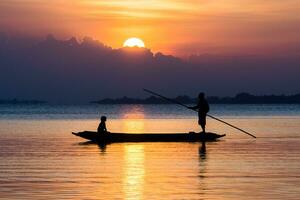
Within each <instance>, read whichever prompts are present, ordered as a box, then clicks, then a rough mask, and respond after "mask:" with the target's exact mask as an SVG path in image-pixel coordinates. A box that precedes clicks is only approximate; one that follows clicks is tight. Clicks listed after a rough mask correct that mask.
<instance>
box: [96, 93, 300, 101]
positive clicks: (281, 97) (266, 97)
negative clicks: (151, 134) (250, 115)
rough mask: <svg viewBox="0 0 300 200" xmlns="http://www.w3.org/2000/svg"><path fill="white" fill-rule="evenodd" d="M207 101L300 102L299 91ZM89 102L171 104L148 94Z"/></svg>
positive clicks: (184, 96) (209, 98) (240, 95)
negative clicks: (140, 96)
mask: <svg viewBox="0 0 300 200" xmlns="http://www.w3.org/2000/svg"><path fill="white" fill-rule="evenodd" d="M172 99H173V100H175V101H178V102H181V103H184V104H195V103H196V102H197V99H196V98H191V97H189V96H187V95H181V96H177V97H175V98H172ZM207 100H208V102H209V103H212V104H300V93H299V94H295V95H262V96H256V95H252V94H249V93H239V94H237V95H236V96H235V97H217V96H209V97H207ZM91 103H96V104H171V103H170V102H168V101H166V100H164V99H161V98H158V97H155V96H150V97H148V98H145V99H139V98H129V97H122V98H116V99H111V98H105V99H102V100H98V101H92V102H91Z"/></svg>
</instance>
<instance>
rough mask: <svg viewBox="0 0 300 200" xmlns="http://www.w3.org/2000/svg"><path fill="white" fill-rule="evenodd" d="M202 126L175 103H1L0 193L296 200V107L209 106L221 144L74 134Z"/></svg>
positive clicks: (299, 182) (299, 132)
mask: <svg viewBox="0 0 300 200" xmlns="http://www.w3.org/2000/svg"><path fill="white" fill-rule="evenodd" d="M102 114H103V115H106V116H107V117H108V122H107V126H108V129H109V130H110V131H112V132H133V133H134V132H135V133H138V132H145V133H146V132H169V133H171V132H189V131H199V127H198V126H197V119H196V118H197V114H196V113H194V112H192V111H189V110H186V109H184V108H181V107H178V106H176V105H144V106H143V105H83V106H78V105H76V106H75V105H74V106H72V105H67V106H66V105H65V106H62V105H61V106H58V105H26V106H24V105H23V106H21V105H11V106H7V105H1V106H0V199H249V200H250V199H254V198H255V199H300V156H299V155H300V105H211V112H210V114H212V115H214V116H216V117H220V118H222V119H224V120H225V121H227V122H229V123H232V124H234V125H236V126H239V127H241V128H243V129H245V130H247V131H249V132H251V133H253V134H255V135H256V136H257V137H258V138H257V139H253V138H251V137H249V136H247V135H245V134H243V133H241V132H238V131H236V130H234V129H232V128H230V127H228V126H226V125H224V124H221V123H219V122H217V121H214V120H211V119H208V122H207V130H208V131H212V132H218V133H225V134H227V136H226V137H225V138H224V139H221V140H219V141H218V142H210V143H206V145H205V146H206V151H205V152H204V151H203V150H204V148H203V147H202V144H201V143H121V144H117V143H116V144H110V145H107V146H98V145H96V144H89V143H85V140H84V139H81V138H78V137H75V136H73V135H72V134H71V132H72V131H75V132H76V131H82V130H95V129H96V128H97V126H98V123H99V116H100V115H102Z"/></svg>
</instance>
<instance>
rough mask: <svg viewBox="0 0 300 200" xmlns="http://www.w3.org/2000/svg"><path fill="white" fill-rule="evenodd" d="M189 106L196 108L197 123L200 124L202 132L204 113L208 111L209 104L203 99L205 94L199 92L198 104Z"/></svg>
mask: <svg viewBox="0 0 300 200" xmlns="http://www.w3.org/2000/svg"><path fill="white" fill-rule="evenodd" d="M189 108H190V109H193V110H198V124H199V125H200V126H201V128H202V131H203V133H205V125H206V114H207V113H208V111H209V105H208V103H207V101H206V99H205V94H204V93H203V92H201V93H200V94H199V96H198V104H197V105H196V106H193V107H189Z"/></svg>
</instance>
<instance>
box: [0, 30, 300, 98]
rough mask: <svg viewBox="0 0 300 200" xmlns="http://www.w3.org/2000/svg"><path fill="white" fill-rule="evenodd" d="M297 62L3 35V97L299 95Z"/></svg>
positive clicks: (0, 39) (0, 50)
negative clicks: (146, 91)
mask: <svg viewBox="0 0 300 200" xmlns="http://www.w3.org/2000/svg"><path fill="white" fill-rule="evenodd" d="M299 64H300V60H299V54H297V55H296V54H295V55H294V54H291V55H287V56H285V55H282V56H256V55H252V56H246V55H240V56H225V55H222V56H221V55H209V54H202V55H197V56H191V57H190V58H189V59H188V60H182V59H180V58H177V57H174V56H171V55H164V54H162V53H156V54H154V53H153V52H151V51H150V50H149V49H129V48H120V49H113V48H111V47H109V46H106V45H104V44H103V43H101V42H98V41H96V40H94V39H92V38H88V37H85V38H84V39H82V40H81V41H78V40H77V39H76V38H70V39H68V40H59V39H56V38H55V37H54V36H52V35H49V36H48V37H47V38H46V39H43V40H39V39H36V38H20V37H11V36H8V35H6V34H0V72H1V73H0V99H8V98H15V97H16V98H22V99H41V100H47V101H50V102H53V103H87V102H89V101H91V100H97V99H100V98H104V97H122V96H130V97H140V96H144V95H145V94H144V93H143V91H142V88H144V87H145V88H151V89H154V90H157V91H159V92H162V93H164V94H167V95H170V96H177V95H178V94H188V95H191V96H193V95H196V94H197V93H198V92H199V91H205V92H207V94H208V95H221V96H222V95H223V96H224V95H234V94H236V93H237V92H241V91H246V92H251V93H254V94H262V93H267V94H270V93H277V94H278V93H296V92H299V89H300V88H299V85H300V80H299V78H298V74H299V72H300V69H299V67H298V66H299Z"/></svg>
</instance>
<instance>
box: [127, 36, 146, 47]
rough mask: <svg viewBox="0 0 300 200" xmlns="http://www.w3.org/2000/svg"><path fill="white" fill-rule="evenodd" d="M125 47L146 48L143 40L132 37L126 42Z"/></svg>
mask: <svg viewBox="0 0 300 200" xmlns="http://www.w3.org/2000/svg"><path fill="white" fill-rule="evenodd" d="M123 47H145V44H144V42H143V40H141V39H139V38H135V37H132V38H128V39H127V40H126V41H125V42H124V44H123Z"/></svg>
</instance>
